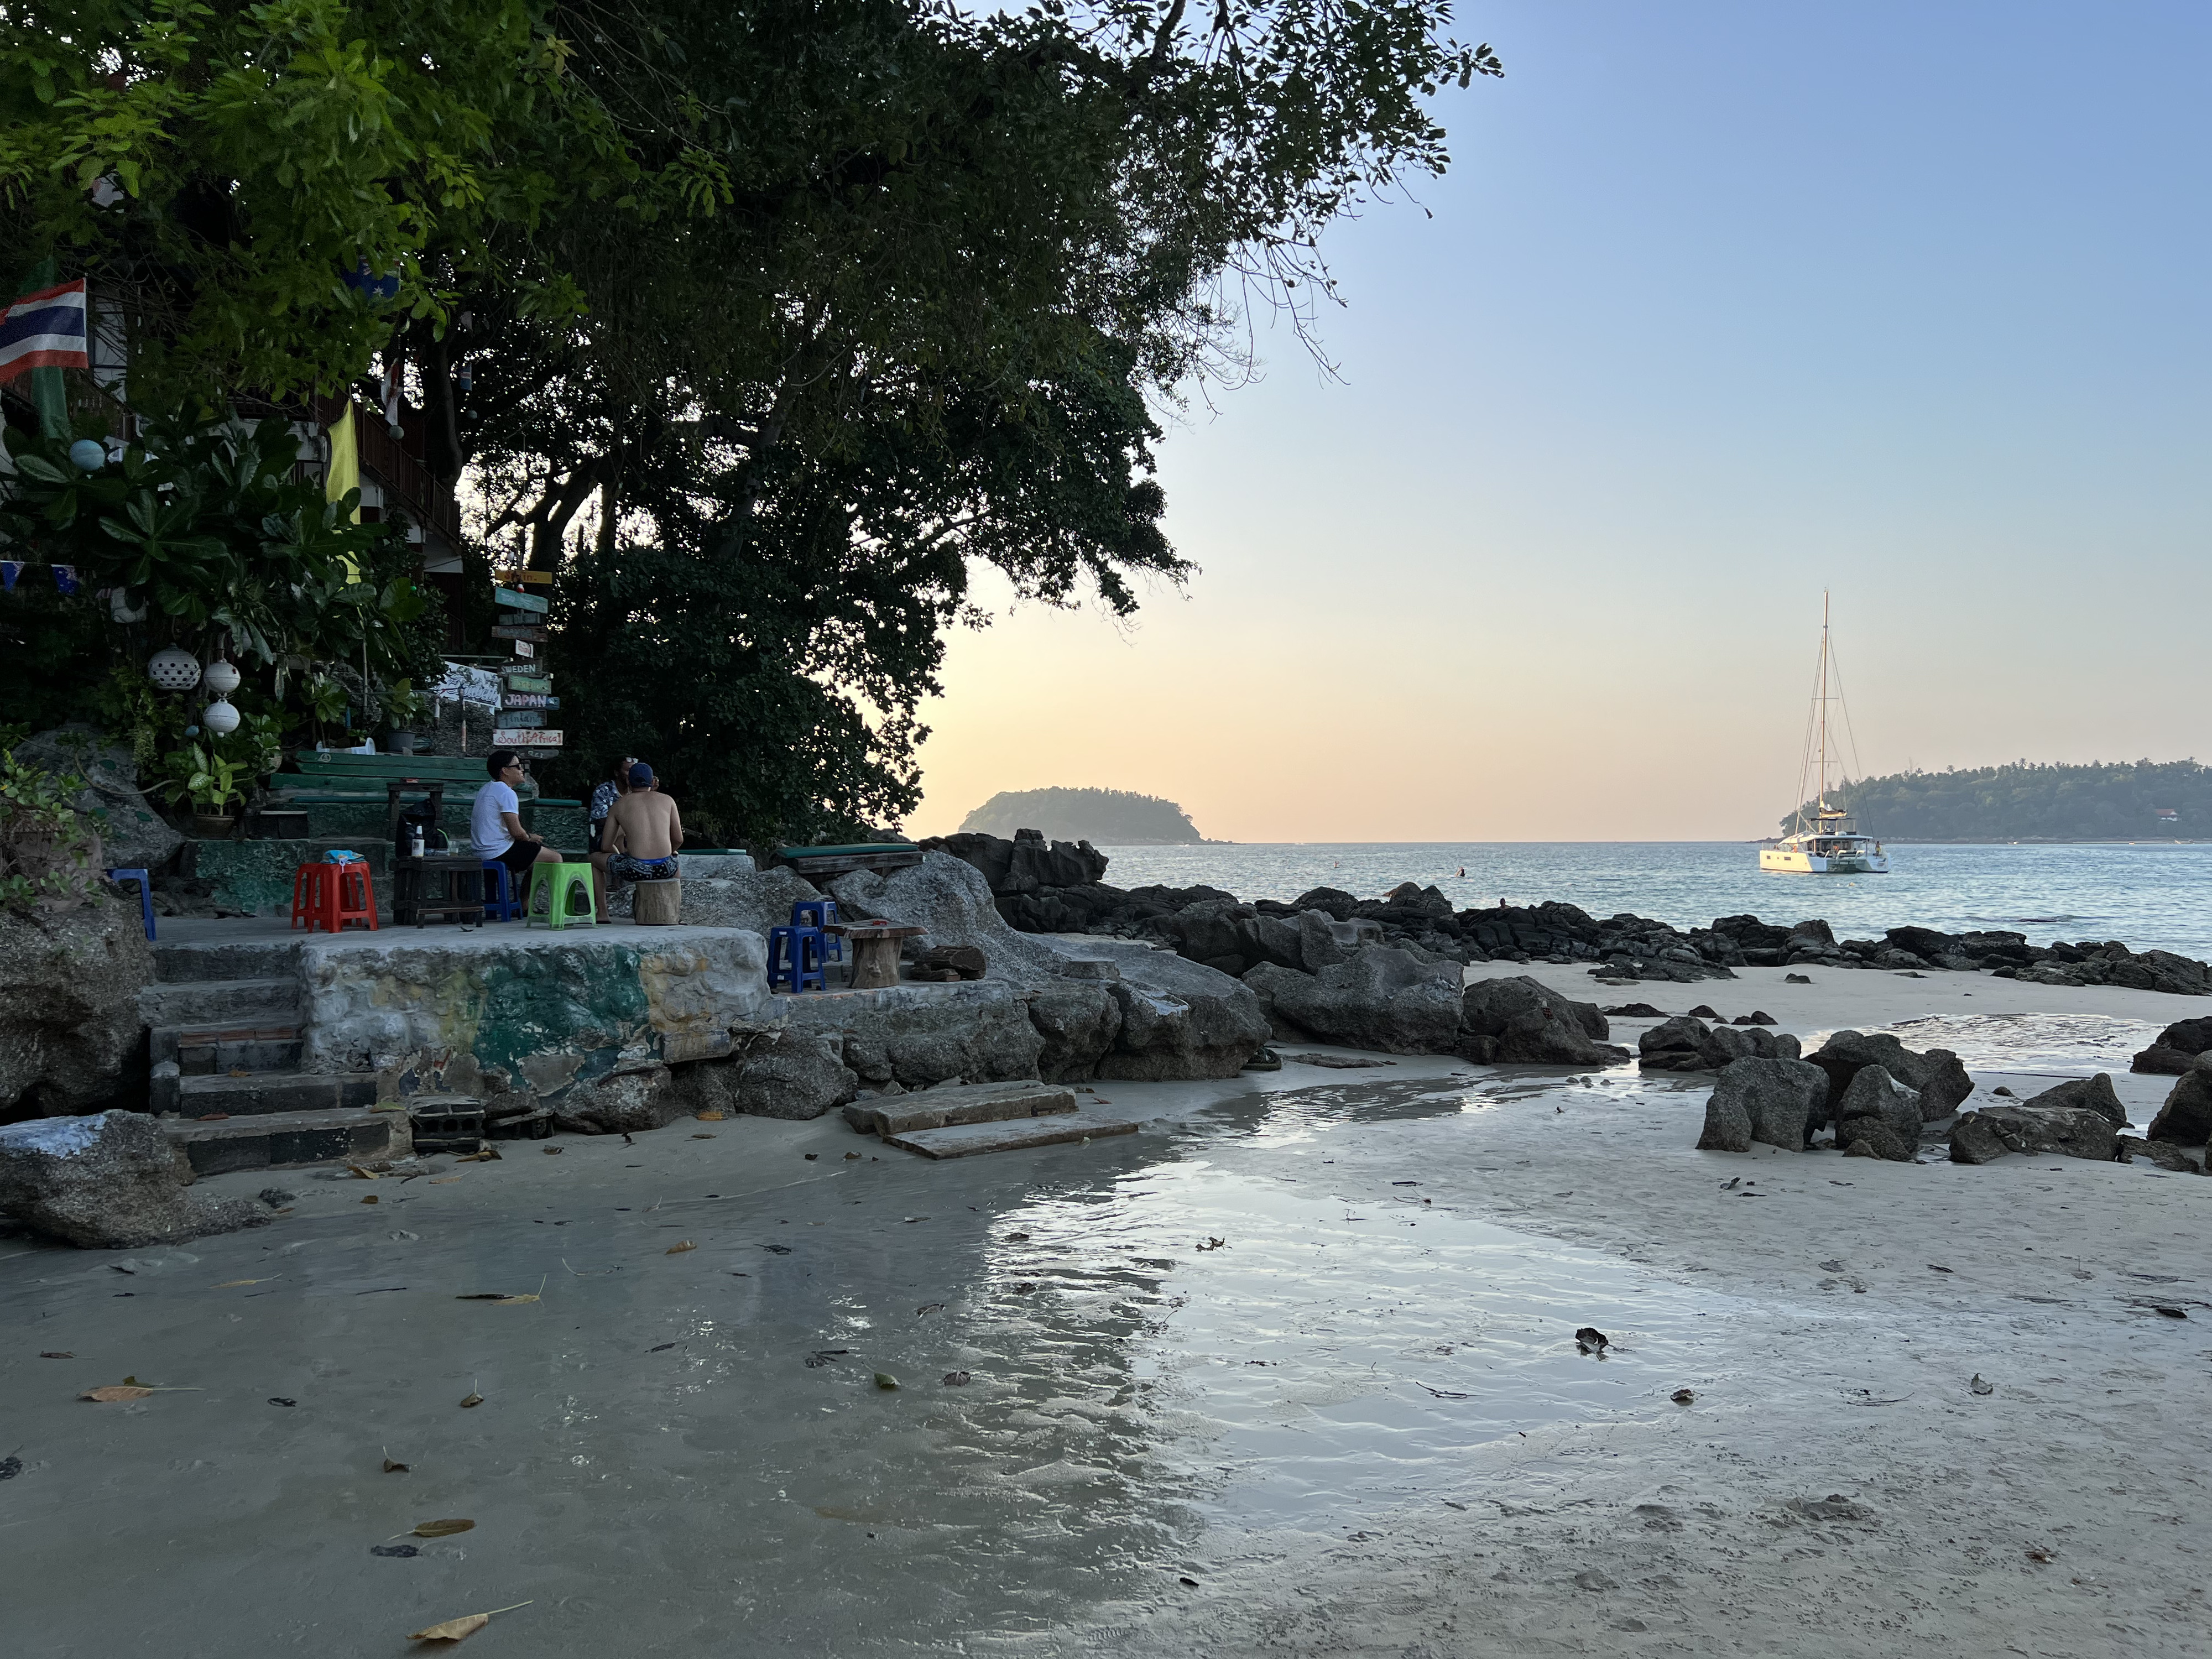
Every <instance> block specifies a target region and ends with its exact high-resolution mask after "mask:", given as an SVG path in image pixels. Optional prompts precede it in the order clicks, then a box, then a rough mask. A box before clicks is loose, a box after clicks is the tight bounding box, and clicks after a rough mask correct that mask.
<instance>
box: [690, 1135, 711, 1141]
mask: <svg viewBox="0 0 2212 1659" xmlns="http://www.w3.org/2000/svg"><path fill="white" fill-rule="evenodd" d="M691 1139H694V1140H712V1139H714V1136H712V1135H693V1136H692V1137H691Z"/></svg>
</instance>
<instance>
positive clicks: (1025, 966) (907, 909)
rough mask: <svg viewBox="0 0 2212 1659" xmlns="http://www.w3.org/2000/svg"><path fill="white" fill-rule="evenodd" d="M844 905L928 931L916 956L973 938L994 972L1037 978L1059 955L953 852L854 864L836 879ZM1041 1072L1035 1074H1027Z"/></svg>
mask: <svg viewBox="0 0 2212 1659" xmlns="http://www.w3.org/2000/svg"><path fill="white" fill-rule="evenodd" d="M829 895H830V896H831V897H832V898H834V899H836V901H837V911H838V914H839V915H841V916H843V917H845V918H847V919H848V920H855V921H874V920H878V919H881V920H883V921H896V922H900V923H903V924H904V925H905V926H907V927H921V928H926V929H927V930H928V931H927V933H924V934H923V935H922V937H921V938H920V939H909V940H908V942H907V946H906V951H907V954H908V955H909V956H914V957H919V956H923V955H926V954H927V952H929V951H933V950H935V949H938V948H939V947H940V946H943V945H974V946H975V948H976V949H978V950H980V951H982V953H983V960H984V962H985V963H986V964H987V967H986V969H985V972H986V973H987V975H989V977H990V978H992V979H997V980H1010V981H1013V982H1015V983H1016V984H1022V985H1030V984H1035V983H1037V982H1038V981H1042V980H1046V979H1051V978H1054V977H1055V976H1056V975H1058V973H1059V971H1060V961H1059V957H1058V955H1057V954H1056V953H1055V952H1054V950H1053V949H1052V947H1051V946H1050V945H1048V944H1046V943H1045V942H1044V941H1043V940H1042V939H1038V938H1036V937H1034V936H1033V935H1030V934H1028V933H1016V932H1015V931H1014V930H1013V929H1012V927H1008V926H1007V925H1006V918H1005V917H1003V916H1001V915H1000V914H999V911H998V908H997V906H995V905H994V904H993V903H992V902H991V885H990V883H989V882H988V881H987V880H986V879H985V878H984V877H983V874H982V872H981V871H979V870H978V869H976V868H975V866H974V865H972V864H969V863H967V862H965V861H964V860H960V859H957V858H954V857H953V856H952V855H951V854H949V853H940V852H929V853H925V854H922V860H921V863H920V864H916V865H910V866H908V867H907V868H906V869H903V870H895V871H893V872H891V873H890V875H888V876H881V875H878V874H877V873H875V872H873V871H871V870H855V871H854V872H851V873H850V874H848V875H842V876H840V877H838V878H836V880H835V881H833V882H831V883H830V884H829ZM1024 1075H1032V1076H1033V1075H1034V1073H1024Z"/></svg>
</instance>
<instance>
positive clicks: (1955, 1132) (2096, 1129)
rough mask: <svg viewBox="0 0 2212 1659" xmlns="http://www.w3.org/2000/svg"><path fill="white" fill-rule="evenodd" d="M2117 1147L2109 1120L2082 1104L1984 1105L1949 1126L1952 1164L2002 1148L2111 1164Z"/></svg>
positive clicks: (1986, 1158)
mask: <svg viewBox="0 0 2212 1659" xmlns="http://www.w3.org/2000/svg"><path fill="white" fill-rule="evenodd" d="M2119 1146H2120V1136H2119V1132H2118V1130H2117V1129H2116V1128H2114V1127H2112V1120H2111V1119H2110V1118H2108V1117H2106V1115H2104V1114H2103V1113H2101V1112H2097V1111H2093V1110H2091V1109H2089V1108H2087V1107H2086V1106H2032V1105H2021V1106H1985V1107H1984V1108H1982V1109H1980V1110H1978V1111H1973V1112H1961V1113H1960V1115H1959V1121H1958V1122H1957V1123H1956V1124H1954V1125H1953V1126H1952V1129H1951V1161H1952V1162H1953V1163H1954V1164H1987V1163H1989V1162H1990V1160H1991V1159H1992V1158H2001V1157H2002V1156H2003V1155H2004V1153H2006V1152H2031V1153H2035V1154H2038V1155H2040V1156H2044V1157H2050V1156H2053V1155H2056V1156H2058V1157H2061V1158H2090V1159H2093V1160H2094V1161H2095V1162H2098V1163H2100V1164H2109V1163H2111V1162H2112V1160H2113V1159H2114V1158H2117V1157H2118V1155H2119Z"/></svg>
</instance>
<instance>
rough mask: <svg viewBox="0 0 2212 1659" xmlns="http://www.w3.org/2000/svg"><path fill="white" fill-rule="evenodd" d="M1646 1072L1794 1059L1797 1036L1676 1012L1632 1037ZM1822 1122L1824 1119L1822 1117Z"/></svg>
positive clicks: (1714, 1068)
mask: <svg viewBox="0 0 2212 1659" xmlns="http://www.w3.org/2000/svg"><path fill="white" fill-rule="evenodd" d="M1636 1047H1637V1052H1638V1060H1639V1062H1640V1064H1641V1066H1642V1067H1643V1069H1644V1070H1645V1071H1647V1072H1717V1071H1719V1070H1720V1069H1721V1068H1722V1067H1723V1066H1727V1065H1729V1063H1730V1062H1731V1061H1734V1060H1796V1059H1797V1058H1798V1054H1799V1048H1798V1042H1797V1039H1796V1037H1794V1036H1790V1035H1789V1034H1788V1033H1787V1032H1779V1033H1778V1032H1773V1031H1769V1030H1764V1029H1763V1028H1761V1027H1759V1026H1733V1025H1714V1026H1708V1025H1706V1024H1705V1022H1704V1021H1702V1020H1700V1019H1698V1018H1695V1017H1694V1016H1692V1015H1689V1014H1677V1015H1675V1016H1674V1018H1672V1019H1669V1020H1667V1021H1665V1022H1664V1023H1663V1024H1658V1025H1655V1026H1653V1027H1652V1028H1651V1029H1650V1030H1648V1031H1646V1032H1644V1035H1643V1036H1640V1037H1638V1039H1637V1040H1636ZM1822 1121H1826V1119H1825V1117H1824V1118H1823V1119H1822Z"/></svg>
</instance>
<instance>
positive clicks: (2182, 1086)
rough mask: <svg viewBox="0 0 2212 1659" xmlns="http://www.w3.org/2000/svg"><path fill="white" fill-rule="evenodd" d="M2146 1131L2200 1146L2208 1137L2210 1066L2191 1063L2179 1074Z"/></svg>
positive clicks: (2155, 1137) (2211, 1098)
mask: <svg viewBox="0 0 2212 1659" xmlns="http://www.w3.org/2000/svg"><path fill="white" fill-rule="evenodd" d="M2149 1133H2150V1139H2153V1140H2164V1141H2170V1142H2171V1143H2172V1144H2173V1145H2174V1146H2203V1145H2204V1144H2205V1143H2206V1141H2207V1140H2212V1066H2203V1065H2199V1066H2192V1067H2191V1069H2189V1070H2188V1071H2186V1072H2184V1073H2182V1074H2181V1080H2180V1081H2179V1082H2178V1083H2176V1084H2175V1085H2173V1087H2172V1089H2171V1090H2170V1091H2167V1094H2166V1103H2165V1104H2164V1105H2163V1106H2160V1108H2159V1109H2158V1115H2157V1116H2156V1117H2154V1118H2153V1119H2152V1120H2151V1124H2150V1132H2149Z"/></svg>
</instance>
